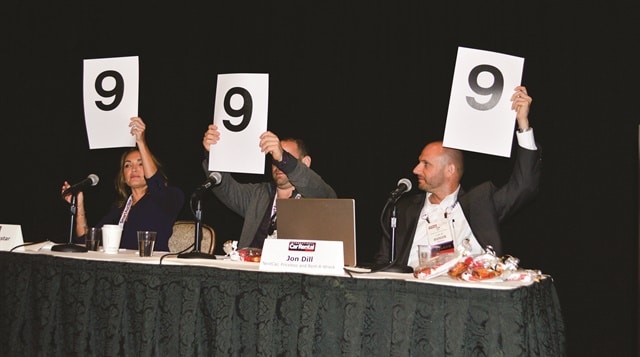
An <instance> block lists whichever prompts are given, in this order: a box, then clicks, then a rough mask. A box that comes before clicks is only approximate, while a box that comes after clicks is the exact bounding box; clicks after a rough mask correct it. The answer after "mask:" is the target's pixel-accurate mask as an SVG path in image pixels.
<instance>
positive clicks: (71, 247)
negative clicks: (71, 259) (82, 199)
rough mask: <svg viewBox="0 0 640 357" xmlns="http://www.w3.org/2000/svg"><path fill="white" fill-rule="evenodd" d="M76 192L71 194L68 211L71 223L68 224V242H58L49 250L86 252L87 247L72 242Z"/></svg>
mask: <svg viewBox="0 0 640 357" xmlns="http://www.w3.org/2000/svg"><path fill="white" fill-rule="evenodd" d="M76 208H77V207H76V194H75V193H74V194H72V195H71V207H70V212H71V224H70V225H69V242H68V243H62V244H58V245H54V246H53V247H51V250H53V251H55V252H80V253H86V252H87V248H86V247H83V246H81V245H77V244H74V243H73V232H74V229H75V222H76Z"/></svg>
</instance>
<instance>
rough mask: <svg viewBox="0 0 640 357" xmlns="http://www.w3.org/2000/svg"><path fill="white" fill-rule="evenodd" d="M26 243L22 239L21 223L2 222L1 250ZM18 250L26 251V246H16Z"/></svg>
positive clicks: (0, 233) (0, 230)
mask: <svg viewBox="0 0 640 357" xmlns="http://www.w3.org/2000/svg"><path fill="white" fill-rule="evenodd" d="M21 244H24V240H23V239H22V226H20V225H19V224H0V250H7V251H8V250H11V249H12V248H14V247H16V246H19V245H21ZM16 251H21V252H24V247H20V248H16Z"/></svg>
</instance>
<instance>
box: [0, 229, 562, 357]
mask: <svg viewBox="0 0 640 357" xmlns="http://www.w3.org/2000/svg"><path fill="white" fill-rule="evenodd" d="M0 284H1V287H0V291H1V292H0V320H1V322H0V326H1V328H0V336H1V339H2V340H1V341H0V346H2V347H1V348H2V352H1V353H0V355H3V356H113V355H130V356H563V355H565V336H564V323H563V319H562V315H561V309H560V303H559V300H558V296H557V294H556V290H555V287H554V285H553V279H552V278H550V277H546V278H543V279H541V280H539V281H532V282H520V281H515V282H513V281H509V282H498V283H483V282H468V281H459V280H455V279H452V278H450V277H448V276H446V275H444V276H441V277H437V278H434V279H431V280H420V279H417V278H415V277H414V276H413V274H401V273H385V272H376V273H345V274H344V275H320V274H305V273H290V272H267V271H262V270H261V269H260V264H259V263H253V262H242V261H231V260H228V259H224V257H218V259H183V258H177V257H176V256H175V255H164V256H163V254H162V253H161V252H155V253H154V256H152V257H144V258H142V257H138V255H137V251H126V250H121V251H120V252H119V253H118V254H105V253H103V252H100V251H98V252H93V251H90V252H86V253H77V252H55V251H51V250H50V244H49V246H47V243H46V242H43V243H40V244H37V245H34V246H33V247H26V249H24V250H23V251H13V252H7V251H2V252H0Z"/></svg>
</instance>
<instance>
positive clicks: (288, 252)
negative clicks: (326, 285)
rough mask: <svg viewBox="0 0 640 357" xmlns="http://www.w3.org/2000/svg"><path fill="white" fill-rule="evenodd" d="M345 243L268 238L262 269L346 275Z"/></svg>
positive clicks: (263, 253) (262, 259) (263, 250)
mask: <svg viewBox="0 0 640 357" xmlns="http://www.w3.org/2000/svg"><path fill="white" fill-rule="evenodd" d="M343 250H344V247H343V246H342V242H337V241H326V240H299V239H265V241H264V246H263V247H262V257H261V258H260V270H262V271H271V272H290V273H307V274H326V275H343V274H344V269H343V268H344V251H343Z"/></svg>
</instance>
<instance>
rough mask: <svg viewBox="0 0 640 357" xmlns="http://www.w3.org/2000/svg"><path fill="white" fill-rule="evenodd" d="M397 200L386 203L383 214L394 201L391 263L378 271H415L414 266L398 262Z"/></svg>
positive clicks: (391, 224)
mask: <svg viewBox="0 0 640 357" xmlns="http://www.w3.org/2000/svg"><path fill="white" fill-rule="evenodd" d="M396 201H397V198H396V199H395V200H392V199H390V200H388V201H387V204H386V205H385V207H384V209H383V214H384V211H386V210H387V207H388V206H389V203H390V202H393V210H392V211H391V223H390V226H391V259H390V261H389V264H388V265H387V266H385V267H382V268H380V269H378V270H376V271H386V272H390V273H413V268H411V267H410V266H407V265H404V266H403V265H399V264H397V261H396V260H397V257H396V223H397V219H396Z"/></svg>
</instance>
